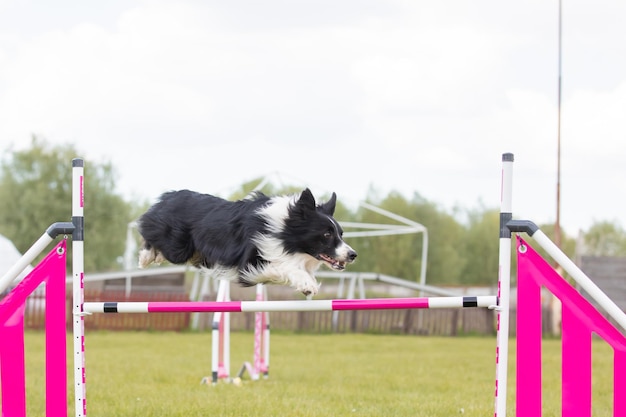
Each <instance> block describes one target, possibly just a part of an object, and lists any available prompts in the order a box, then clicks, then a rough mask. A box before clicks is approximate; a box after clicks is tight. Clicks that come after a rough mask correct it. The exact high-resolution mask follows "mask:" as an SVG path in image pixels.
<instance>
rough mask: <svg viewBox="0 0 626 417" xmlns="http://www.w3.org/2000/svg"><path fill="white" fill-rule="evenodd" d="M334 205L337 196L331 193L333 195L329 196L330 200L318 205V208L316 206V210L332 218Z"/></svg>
mask: <svg viewBox="0 0 626 417" xmlns="http://www.w3.org/2000/svg"><path fill="white" fill-rule="evenodd" d="M336 204H337V194H335V193H333V195H331V196H330V200H328V201H327V202H325V203H324V204H320V205H319V206H317V208H318V210H319V211H321V212H322V213H324V214H327V215H329V216H332V215H333V214H334V213H335V205H336Z"/></svg>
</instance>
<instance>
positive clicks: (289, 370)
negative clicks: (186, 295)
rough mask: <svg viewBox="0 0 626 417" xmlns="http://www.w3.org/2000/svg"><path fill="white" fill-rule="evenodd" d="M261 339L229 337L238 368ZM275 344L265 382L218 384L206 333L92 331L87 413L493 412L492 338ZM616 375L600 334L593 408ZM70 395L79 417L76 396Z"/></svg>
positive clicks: (34, 336) (551, 382)
mask: <svg viewBox="0 0 626 417" xmlns="http://www.w3.org/2000/svg"><path fill="white" fill-rule="evenodd" d="M252 338H253V336H252V334H250V333H234V334H233V335H232V336H231V343H232V350H231V363H232V370H231V372H233V373H236V372H237V371H238V369H239V367H240V366H241V364H242V363H243V362H244V361H250V360H252V343H253V341H252ZM26 344H27V384H28V415H29V416H43V415H44V404H43V396H44V388H43V372H42V370H43V362H44V359H43V344H44V340H43V334H42V333H34V332H32V333H27V334H26ZM68 346H71V340H70V338H68ZM512 347H513V346H512ZM560 348H561V345H560V342H559V341H556V340H554V341H552V340H549V341H546V342H544V362H545V364H546V366H547V370H546V371H544V398H545V399H544V403H545V407H544V416H560V415H561V412H560V395H561V394H560V372H559V370H560ZM271 349H272V355H271V364H270V378H269V379H268V380H263V381H258V382H251V381H249V380H246V379H244V383H243V385H242V386H239V387H238V386H235V385H232V384H225V383H220V384H218V385H217V386H211V385H201V384H200V380H201V378H202V377H203V376H207V375H210V368H211V336H210V334H208V333H147V332H146V333H143V332H139V333H130V332H124V333H106V332H95V333H88V334H87V338H86V351H87V358H86V363H87V415H88V416H94V417H97V416H102V417H105V416H106V417H110V416H142V417H150V416H186V417H193V416H329V417H330V416H424V417H428V416H446V417H448V416H455V415H460V414H463V415H464V416H490V415H493V404H494V399H493V395H494V380H495V338H479V337H464V338H440V337H416V336H385V335H353V334H346V335H305V334H287V333H282V334H280V333H278V334H277V333H275V334H272V339H271ZM512 350H513V349H512ZM68 357H69V360H70V362H69V364H70V366H71V360H72V358H71V354H68ZM514 359H515V357H514V356H512V357H511V365H510V369H511V372H510V374H509V375H510V376H509V380H510V386H509V405H508V410H509V411H508V415H511V416H513V415H515V413H514V402H513V398H514V393H515V386H514V383H515V378H514V376H513V373H512V372H513V370H514ZM69 375H70V378H71V377H72V375H73V374H72V373H71V372H70V373H69ZM611 375H612V352H611V351H610V349H609V348H608V347H607V346H605V345H604V344H603V343H599V342H598V343H596V344H595V345H594V416H609V415H612V405H611V401H612V376H611ZM68 385H69V386H70V387H72V386H73V381H69V382H68ZM72 390H73V388H70V390H69V392H70V397H73V391H72ZM69 403H70V404H71V405H70V412H69V415H73V413H74V410H73V399H72V398H70V399H69Z"/></svg>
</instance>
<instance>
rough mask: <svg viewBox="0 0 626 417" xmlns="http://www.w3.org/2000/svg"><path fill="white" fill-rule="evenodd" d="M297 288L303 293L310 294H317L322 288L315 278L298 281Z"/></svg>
mask: <svg viewBox="0 0 626 417" xmlns="http://www.w3.org/2000/svg"><path fill="white" fill-rule="evenodd" d="M295 288H296V290H298V291H300V292H301V293H302V294H304V295H306V296H309V295H315V294H317V292H318V291H319V289H320V284H319V283H318V282H317V281H316V280H315V278H313V279H307V280H304V281H302V282H300V283H298V284H297V285H295Z"/></svg>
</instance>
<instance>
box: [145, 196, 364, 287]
mask: <svg viewBox="0 0 626 417" xmlns="http://www.w3.org/2000/svg"><path fill="white" fill-rule="evenodd" d="M336 201H337V196H336V195H335V193H333V194H332V196H331V198H330V200H328V201H327V202H326V203H323V204H319V205H316V203H315V198H314V197H313V194H312V193H311V191H310V190H309V189H308V188H307V189H305V190H304V191H302V192H301V193H300V194H298V195H294V196H276V197H268V196H266V195H264V194H262V193H256V194H254V195H253V196H251V197H250V198H246V199H243V200H239V201H227V200H224V199H221V198H219V197H215V196H212V195H209V194H200V193H197V192H194V191H189V190H181V191H171V192H167V193H165V194H163V195H162V196H161V198H160V200H159V201H158V202H157V203H156V204H155V205H153V206H152V207H151V208H150V209H148V211H147V212H146V213H145V214H143V215H142V216H141V218H140V219H139V222H138V223H139V233H140V234H141V236H142V237H143V239H144V242H143V246H142V248H141V250H140V252H139V267H140V268H145V267H146V266H148V265H149V264H150V263H157V264H158V263H161V262H163V261H166V260H167V261H169V262H171V263H173V264H185V263H190V264H192V265H194V266H196V267H200V268H206V269H210V270H211V272H212V273H213V274H214V276H215V277H216V278H219V279H229V280H235V281H238V282H239V283H240V284H241V285H243V286H253V285H256V284H259V283H271V284H283V285H290V286H292V287H294V288H295V289H296V290H298V291H300V292H302V293H303V294H304V295H315V294H317V291H318V289H319V284H318V283H317V280H316V279H315V276H314V275H313V273H314V272H315V271H316V270H317V269H318V268H319V266H320V265H321V264H325V265H327V266H328V267H330V268H332V269H335V270H339V271H341V270H343V269H344V268H345V267H346V264H347V263H350V262H353V261H354V259H355V258H356V256H357V253H356V252H355V251H354V250H353V249H352V248H351V247H350V246H348V244H346V243H345V242H344V241H343V239H342V234H343V230H342V229H341V226H339V223H337V221H336V220H335V219H334V218H333V213H334V212H335V204H336Z"/></svg>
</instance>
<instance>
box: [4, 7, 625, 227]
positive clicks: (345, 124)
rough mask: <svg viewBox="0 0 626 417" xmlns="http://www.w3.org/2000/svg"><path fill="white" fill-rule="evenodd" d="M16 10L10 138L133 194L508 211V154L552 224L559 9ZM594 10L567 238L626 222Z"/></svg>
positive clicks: (570, 54) (572, 122) (573, 35)
mask: <svg viewBox="0 0 626 417" xmlns="http://www.w3.org/2000/svg"><path fill="white" fill-rule="evenodd" d="M33 4H34V5H35V6H36V5H37V2H35V3H33ZM4 7H5V8H4V9H3V10H2V11H3V13H0V140H1V142H2V143H6V144H8V143H11V142H13V143H17V144H20V145H23V146H26V145H27V144H28V143H29V140H30V135H31V133H38V134H41V135H43V136H45V137H47V138H48V139H49V140H51V141H53V142H67V141H73V142H75V143H76V144H77V146H78V147H79V149H82V150H84V151H85V152H86V157H87V158H93V159H96V160H97V159H100V158H107V159H111V160H112V161H113V163H114V164H115V166H117V167H118V169H119V171H120V186H121V188H122V189H123V190H124V192H127V193H140V194H141V195H143V196H145V197H147V198H153V197H154V196H156V195H157V194H158V193H159V192H161V191H163V190H165V189H170V188H196V189H200V190H203V191H207V192H210V191H212V190H222V189H227V188H228V187H231V186H233V185H237V184H238V183H240V182H242V181H245V180H248V179H251V178H253V177H256V176H260V175H263V174H265V173H268V172H274V171H283V172H287V173H289V174H291V175H293V176H295V177H299V178H303V180H304V181H310V182H311V183H314V184H319V185H320V186H321V187H327V189H328V190H335V191H337V192H338V193H339V195H340V197H341V196H342V195H343V196H345V198H347V199H351V200H357V199H360V198H363V197H364V196H365V193H366V192H367V188H368V187H369V185H370V184H373V185H375V186H376V187H377V188H379V189H381V190H382V191H383V192H384V191H386V190H390V189H397V190H400V191H401V192H403V193H405V194H407V195H410V194H412V192H413V191H418V192H419V193H420V194H422V195H423V196H424V197H426V198H428V199H429V200H433V201H435V202H440V203H442V204H443V205H445V206H447V207H451V206H453V205H457V204H458V205H461V206H465V207H470V206H472V205H474V204H475V203H476V202H477V201H479V200H482V201H484V202H485V203H486V204H487V205H489V206H497V205H498V204H499V170H500V155H501V153H502V152H508V151H511V152H514V153H515V154H516V160H517V163H516V176H515V178H516V187H517V188H516V192H515V193H514V196H515V201H516V204H518V206H519V210H520V213H522V214H524V215H528V216H529V217H533V219H536V220H537V221H540V222H541V221H549V220H553V218H554V216H553V212H554V207H555V203H554V190H555V187H556V116H557V113H556V112H557V109H556V76H557V72H556V70H557V66H556V45H557V43H556V18H557V14H556V13H557V8H556V6H555V5H553V4H547V3H545V2H540V1H534V2H530V3H526V4H524V5H523V6H521V5H513V4H502V3H501V2H495V1H494V2H486V3H478V4H477V3H466V2H460V1H459V2H452V3H450V2H445V3H423V2H413V1H408V2H407V1H382V0H381V1H375V0H368V1H364V2H358V3H352V2H347V3H344V2H339V3H337V2H331V1H321V2H319V1H318V2H297V3H293V2H281V1H276V2H274V1H270V2H265V3H262V4H258V3H256V2H246V1H236V2H196V1H176V2H174V1H159V2H138V3H126V2H111V3H110V5H109V6H103V5H98V6H95V5H94V6H90V7H87V6H81V7H61V5H59V6H58V7H56V6H55V7H53V8H51V7H48V6H45V7H44V5H40V7H34V6H28V5H24V4H21V3H15V4H12V5H10V7H9V6H6V4H5V5H4ZM42 8H43V9H42ZM587 9H588V6H587V5H584V4H578V3H568V4H567V7H566V8H565V9H564V13H565V14H564V17H565V30H564V34H565V42H564V62H565V63H566V66H565V68H566V71H565V74H566V76H565V77H564V103H563V135H562V138H563V179H562V180H563V192H564V193H563V202H564V220H567V225H568V226H569V228H570V229H576V228H577V227H586V226H588V225H589V223H590V222H591V220H592V219H598V218H600V219H601V218H604V217H611V218H612V217H615V218H618V219H624V222H626V217H624V214H623V213H621V207H623V206H624V203H626V199H623V198H622V196H623V195H625V192H626V190H623V189H622V188H621V187H622V186H621V183H622V182H623V181H620V179H621V178H623V176H624V174H625V172H624V170H623V168H622V165H623V164H622V163H621V161H622V160H623V157H624V156H625V153H626V152H624V151H625V149H624V145H623V143H626V141H624V140H623V139H624V138H623V137H624V135H625V134H626V126H625V123H626V122H624V118H623V114H625V112H624V110H625V101H626V93H625V90H626V87H625V86H626V77H625V76H624V74H626V58H624V57H626V50H625V47H624V46H623V45H622V43H621V42H620V39H623V38H624V36H626V29H625V27H624V25H622V24H621V23H620V22H622V21H623V20H624V18H625V17H626V10H625V9H624V6H623V5H621V3H619V2H616V1H613V2H611V1H608V0H607V1H603V2H601V3H600V4H598V5H597V7H594V13H595V14H596V15H597V18H594V19H590V20H585V19H584V17H585V13H584V11H585V10H587ZM42 10H43V11H42ZM67 10H71V12H67ZM35 11H37V12H35ZM44 11H45V13H44ZM44 15H45V19H44V18H43V17H44ZM29 18H30V19H33V22H35V24H34V25H32V26H26V25H24V24H19V23H23V22H25V21H26V20H27V19H29ZM590 58H591V59H590ZM600 64H601V65H600ZM611 181H612V182H611ZM602 183H611V184H612V187H614V188H613V189H614V191H615V192H612V193H610V195H608V194H607V193H603V192H601V191H600V190H601V187H599V186H598V184H602ZM615 184H617V185H615ZM535 198H537V199H538V200H540V201H542V203H537V202H536V200H535Z"/></svg>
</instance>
